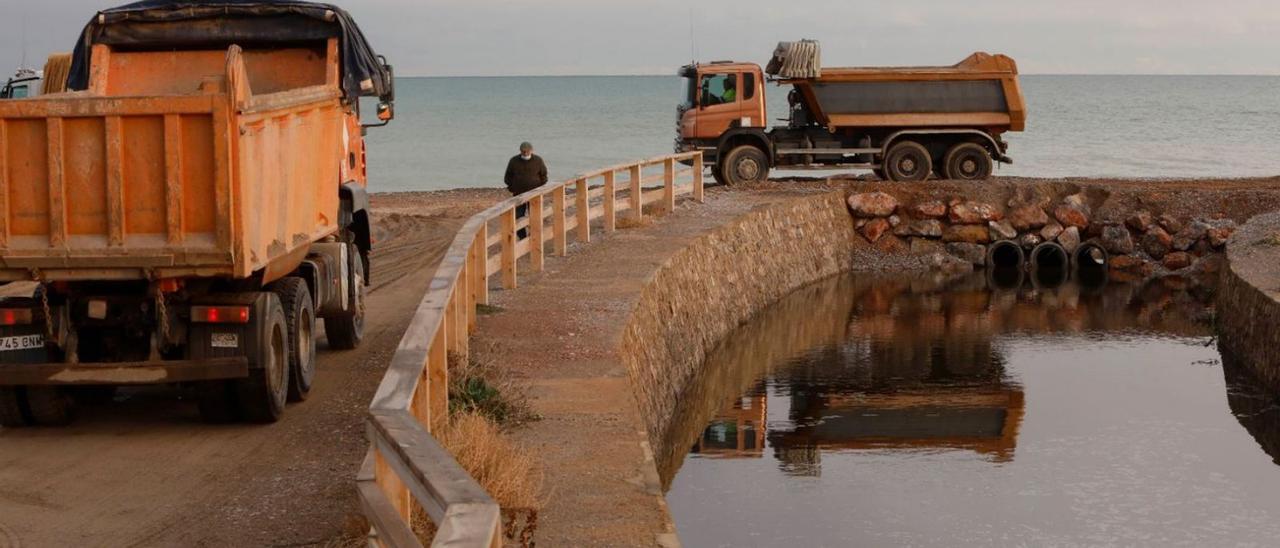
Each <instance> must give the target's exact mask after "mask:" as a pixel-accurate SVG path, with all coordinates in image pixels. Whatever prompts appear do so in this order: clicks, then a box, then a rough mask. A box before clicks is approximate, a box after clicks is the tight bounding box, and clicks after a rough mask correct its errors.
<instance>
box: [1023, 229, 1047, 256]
mask: <svg viewBox="0 0 1280 548" xmlns="http://www.w3.org/2000/svg"><path fill="white" fill-rule="evenodd" d="M1042 243H1044V238H1041V237H1040V236H1039V235H1037V234H1035V233H1032V232H1028V233H1026V234H1023V235H1022V237H1021V238H1018V244H1019V245H1021V246H1022V249H1025V250H1027V251H1030V250H1032V249H1035V247H1036V246H1038V245H1040V244H1042Z"/></svg>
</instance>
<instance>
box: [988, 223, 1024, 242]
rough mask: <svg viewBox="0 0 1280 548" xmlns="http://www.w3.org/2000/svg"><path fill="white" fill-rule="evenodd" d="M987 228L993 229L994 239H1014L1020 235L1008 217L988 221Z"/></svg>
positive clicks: (992, 235) (992, 236)
mask: <svg viewBox="0 0 1280 548" xmlns="http://www.w3.org/2000/svg"><path fill="white" fill-rule="evenodd" d="M987 228H989V229H990V231H991V239H992V240H1012V239H1014V238H1017V237H1018V231H1017V230H1014V228H1013V224H1012V223H1010V222H1009V220H1008V219H1005V220H1003V221H991V222H989V223H987Z"/></svg>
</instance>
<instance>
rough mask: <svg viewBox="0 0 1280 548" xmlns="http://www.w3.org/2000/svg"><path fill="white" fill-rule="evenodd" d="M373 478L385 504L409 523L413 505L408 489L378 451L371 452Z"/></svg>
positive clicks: (411, 518) (411, 517)
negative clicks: (383, 497)
mask: <svg viewBox="0 0 1280 548" xmlns="http://www.w3.org/2000/svg"><path fill="white" fill-rule="evenodd" d="M373 477H374V480H375V481H376V483H377V485H378V488H379V490H381V491H382V494H383V496H385V497H387V502H390V503H391V508H392V509H394V510H395V514H396V515H397V516H399V517H400V519H402V520H404V521H405V523H410V522H412V520H413V505H412V504H411V502H410V498H409V497H410V493H409V488H408V487H405V485H404V482H402V481H400V476H399V475H397V474H395V473H394V472H392V471H391V468H390V466H389V465H388V464H387V460H386V458H384V457H383V456H382V454H381V453H379V452H378V451H376V450H375V451H374V452H373Z"/></svg>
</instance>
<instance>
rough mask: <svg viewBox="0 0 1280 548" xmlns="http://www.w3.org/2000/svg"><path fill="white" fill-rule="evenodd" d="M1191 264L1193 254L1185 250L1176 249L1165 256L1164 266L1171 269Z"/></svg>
mask: <svg viewBox="0 0 1280 548" xmlns="http://www.w3.org/2000/svg"><path fill="white" fill-rule="evenodd" d="M1188 266H1191V254H1190V253H1187V252H1185V251H1175V252H1173V253H1170V254H1168V255H1165V256H1164V267H1165V268H1167V269H1169V270H1182V269H1184V268H1186V267H1188Z"/></svg>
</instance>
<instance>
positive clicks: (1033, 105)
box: [368, 76, 1280, 192]
mask: <svg viewBox="0 0 1280 548" xmlns="http://www.w3.org/2000/svg"><path fill="white" fill-rule="evenodd" d="M1022 87H1023V95H1025V97H1026V101H1027V110H1028V121H1027V129H1026V131H1025V132H1023V133H1011V134H1008V135H1007V137H1006V139H1007V140H1008V141H1009V142H1010V149H1009V154H1010V155H1011V156H1012V157H1013V158H1014V160H1015V163H1014V164H1013V165H1012V166H1001V167H1000V169H999V171H998V172H997V174H998V175H1005V176H1027V177H1143V178H1204V177H1257V176H1275V175H1280V138H1278V136H1280V77H1275V76H1023V77H1022ZM681 90H682V80H681V79H679V78H676V77H674V76H598V77H597V76H585V77H496V78H400V79H398V80H397V95H398V97H397V102H396V115H397V117H396V120H395V121H394V122H393V123H392V124H391V125H389V126H387V127H385V128H377V129H371V130H370V131H369V136H368V142H369V161H370V182H371V185H372V189H373V190H375V191H381V192H390V191H410V190H438V189H446V188H457V187H495V186H502V175H503V170H504V169H505V167H506V162H507V160H508V159H509V158H510V157H511V156H513V155H514V154H515V153H516V149H517V147H518V146H519V144H520V142H521V141H530V142H532V143H533V144H534V146H535V147H536V148H537V152H538V154H540V155H542V156H543V157H544V158H545V159H546V161H547V165H548V167H549V169H550V171H551V177H552V178H553V179H556V180H560V179H566V178H570V177H572V176H573V175H575V174H577V173H582V172H585V171H589V170H592V169H595V168H599V167H603V166H606V165H609V164H613V163H618V162H624V161H629V160H636V159H640V158H645V157H649V156H654V155H659V154H666V153H669V152H671V151H672V144H673V141H674V139H675V137H676V104H677V103H678V102H679V100H680V97H681V93H682V91H681ZM786 91H787V88H781V87H778V86H774V85H769V87H768V88H767V90H766V93H767V94H768V101H769V115H770V117H771V118H773V119H775V120H776V119H777V118H781V117H784V116H785V115H786V112H787V110H786ZM774 123H776V124H781V123H784V122H777V121H775V122H774ZM815 174H825V172H820V173H814V172H805V175H810V176H812V175H815Z"/></svg>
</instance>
